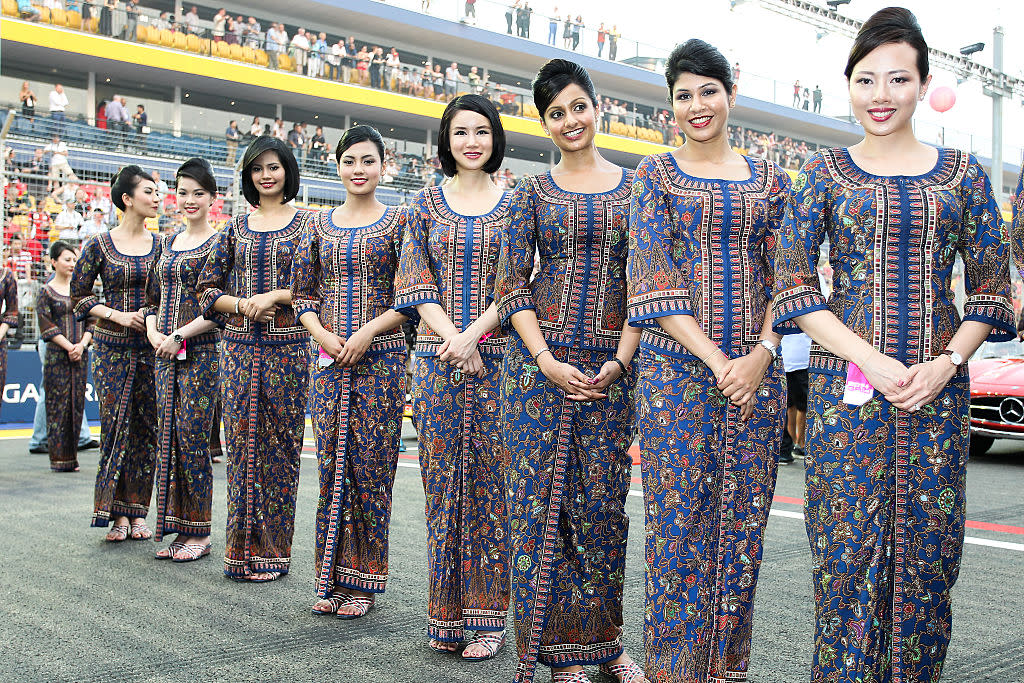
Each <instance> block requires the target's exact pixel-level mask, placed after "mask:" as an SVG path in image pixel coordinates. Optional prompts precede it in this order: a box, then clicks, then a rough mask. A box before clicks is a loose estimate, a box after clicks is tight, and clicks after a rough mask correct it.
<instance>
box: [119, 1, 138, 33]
mask: <svg viewBox="0 0 1024 683" xmlns="http://www.w3.org/2000/svg"><path fill="white" fill-rule="evenodd" d="M141 11H142V10H141V9H140V8H139V0H128V2H127V3H126V4H125V6H124V13H125V22H124V33H123V34H122V35H123V37H124V39H125V40H131V41H134V40H135V39H136V38H137V35H136V33H137V27H138V25H139V13H140V12H141Z"/></svg>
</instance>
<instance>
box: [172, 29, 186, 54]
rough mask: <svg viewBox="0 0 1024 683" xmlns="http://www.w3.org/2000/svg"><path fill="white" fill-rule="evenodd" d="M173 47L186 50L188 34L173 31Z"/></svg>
mask: <svg viewBox="0 0 1024 683" xmlns="http://www.w3.org/2000/svg"><path fill="white" fill-rule="evenodd" d="M174 47H175V48H176V49H178V50H187V49H188V36H186V35H185V34H184V33H175V34H174Z"/></svg>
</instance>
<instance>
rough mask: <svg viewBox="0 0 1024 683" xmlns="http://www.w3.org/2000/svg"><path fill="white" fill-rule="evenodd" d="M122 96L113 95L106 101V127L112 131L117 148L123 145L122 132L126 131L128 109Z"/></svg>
mask: <svg viewBox="0 0 1024 683" xmlns="http://www.w3.org/2000/svg"><path fill="white" fill-rule="evenodd" d="M124 102H125V100H124V98H123V97H121V96H120V95H114V96H113V97H111V98H110V102H107V129H108V130H111V131H114V142H115V143H116V145H117V148H118V149H121V147H122V146H123V145H124V134H125V133H126V132H127V131H128V120H129V119H128V110H127V109H126V108H125V106H124Z"/></svg>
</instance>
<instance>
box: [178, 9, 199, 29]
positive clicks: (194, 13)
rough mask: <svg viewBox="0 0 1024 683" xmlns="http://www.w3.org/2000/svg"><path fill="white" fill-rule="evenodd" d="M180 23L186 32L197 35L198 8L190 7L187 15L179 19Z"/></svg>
mask: <svg viewBox="0 0 1024 683" xmlns="http://www.w3.org/2000/svg"><path fill="white" fill-rule="evenodd" d="M181 23H183V24H184V25H185V31H186V32H188V33H194V34H196V35H199V8H198V7H196V6H195V5H192V9H190V10H189V11H188V14H186V15H185V16H184V17H182V18H181Z"/></svg>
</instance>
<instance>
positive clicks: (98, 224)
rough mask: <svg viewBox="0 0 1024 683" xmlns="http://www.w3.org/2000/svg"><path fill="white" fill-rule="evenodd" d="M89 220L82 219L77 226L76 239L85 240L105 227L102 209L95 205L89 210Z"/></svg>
mask: <svg viewBox="0 0 1024 683" xmlns="http://www.w3.org/2000/svg"><path fill="white" fill-rule="evenodd" d="M90 213H92V216H90V217H89V220H87V221H83V222H82V224H81V225H80V226H79V228H78V239H80V240H82V241H83V242H85V240H87V239H88V238H90V237H92V236H93V235H95V234H97V233H101V232H103V231H104V230H106V229H107V223H106V221H104V220H103V209H101V208H100V207H98V206H96V207H93V210H92V211H91V212H90Z"/></svg>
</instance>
